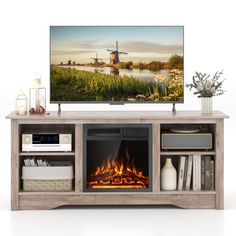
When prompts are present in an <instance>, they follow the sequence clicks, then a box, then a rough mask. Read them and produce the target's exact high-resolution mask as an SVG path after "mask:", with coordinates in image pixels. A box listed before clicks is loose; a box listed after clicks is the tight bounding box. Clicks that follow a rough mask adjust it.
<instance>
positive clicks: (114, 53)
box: [107, 41, 128, 65]
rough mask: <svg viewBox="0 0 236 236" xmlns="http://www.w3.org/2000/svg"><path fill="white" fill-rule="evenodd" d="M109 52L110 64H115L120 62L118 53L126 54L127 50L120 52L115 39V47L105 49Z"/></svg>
mask: <svg viewBox="0 0 236 236" xmlns="http://www.w3.org/2000/svg"><path fill="white" fill-rule="evenodd" d="M107 51H109V52H111V53H110V65H116V64H118V63H119V62H120V59H119V55H120V54H128V53H127V52H121V51H119V49H118V41H116V49H115V50H112V49H107Z"/></svg>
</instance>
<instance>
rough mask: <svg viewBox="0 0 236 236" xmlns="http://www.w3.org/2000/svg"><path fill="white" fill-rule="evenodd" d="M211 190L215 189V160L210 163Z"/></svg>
mask: <svg viewBox="0 0 236 236" xmlns="http://www.w3.org/2000/svg"><path fill="white" fill-rule="evenodd" d="M210 183H211V185H210V190H215V165H214V161H211V163H210Z"/></svg>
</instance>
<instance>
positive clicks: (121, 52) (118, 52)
mask: <svg viewBox="0 0 236 236" xmlns="http://www.w3.org/2000/svg"><path fill="white" fill-rule="evenodd" d="M118 53H119V54H128V53H127V52H118Z"/></svg>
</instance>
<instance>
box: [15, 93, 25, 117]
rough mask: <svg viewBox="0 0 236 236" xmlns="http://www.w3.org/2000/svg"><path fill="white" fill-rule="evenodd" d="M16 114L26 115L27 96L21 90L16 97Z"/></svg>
mask: <svg viewBox="0 0 236 236" xmlns="http://www.w3.org/2000/svg"><path fill="white" fill-rule="evenodd" d="M16 114H17V115H26V114H27V97H26V95H25V94H24V92H23V91H20V93H19V94H18V95H17V97H16Z"/></svg>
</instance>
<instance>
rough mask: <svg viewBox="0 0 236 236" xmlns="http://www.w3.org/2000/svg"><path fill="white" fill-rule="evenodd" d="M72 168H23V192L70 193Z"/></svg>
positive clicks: (72, 176)
mask: <svg viewBox="0 0 236 236" xmlns="http://www.w3.org/2000/svg"><path fill="white" fill-rule="evenodd" d="M73 178H74V174H73V166H46V167H42V166H37V167H31V166H23V167H22V179H23V190H24V191H71V190H72V189H73Z"/></svg>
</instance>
